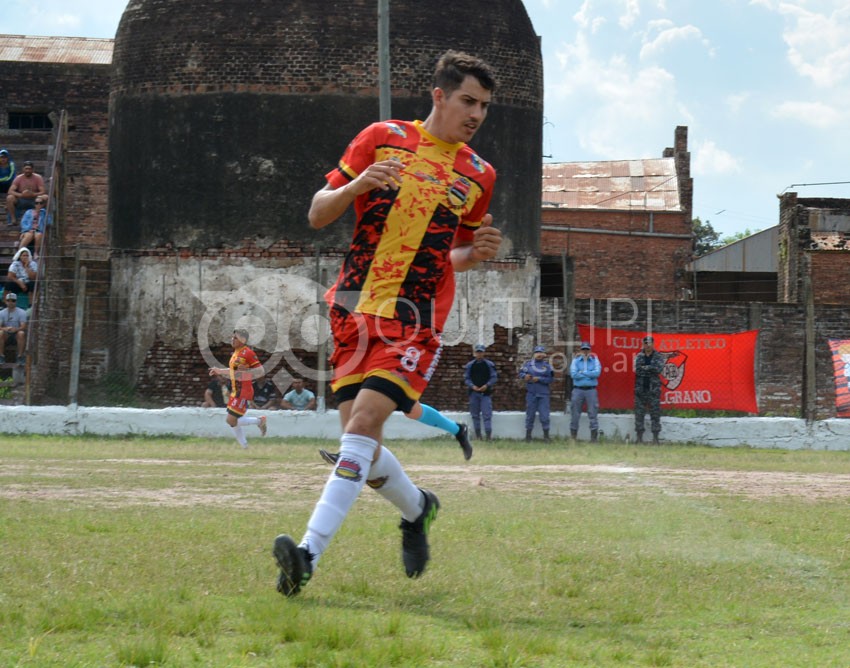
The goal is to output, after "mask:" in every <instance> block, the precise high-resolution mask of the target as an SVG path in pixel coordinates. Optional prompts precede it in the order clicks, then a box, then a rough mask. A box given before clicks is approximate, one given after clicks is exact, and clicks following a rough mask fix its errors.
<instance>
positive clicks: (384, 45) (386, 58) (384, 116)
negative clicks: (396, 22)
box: [378, 0, 392, 121]
mask: <svg viewBox="0 0 850 668" xmlns="http://www.w3.org/2000/svg"><path fill="white" fill-rule="evenodd" d="M378 90H379V96H380V97H379V100H380V102H379V115H380V118H379V119H378V120H381V121H387V120H389V119H390V118H392V111H391V109H390V0H378Z"/></svg>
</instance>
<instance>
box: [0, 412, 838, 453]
mask: <svg viewBox="0 0 850 668" xmlns="http://www.w3.org/2000/svg"><path fill="white" fill-rule="evenodd" d="M250 414H251V415H260V414H263V415H266V416H267V417H268V434H269V436H270V437H277V438H286V437H293V436H300V437H309V438H316V439H337V438H339V435H340V427H339V416H338V415H337V411H328V412H327V413H316V412H298V411H251V412H250ZM446 415H447V416H448V417H449V418H450V419H452V420H457V421H463V422H467V423H470V420H469V414H468V413H446ZM224 419H225V410H224V409H223V408H164V409H160V410H144V409H139V408H83V407H78V408H73V407H67V406H0V434H44V435H70V436H76V435H81V434H95V435H102V436H121V435H125V434H135V435H140V436H164V435H175V436H201V437H212V438H233V434H232V432H231V431H230V429H229V427H227V425H226V424H225V422H224ZM569 421H570V417H569V415H564V414H563V413H552V429H551V435H552V436H553V437H555V438H560V439H563V438H565V437H566V436H568V435H569ZM661 424H662V431H661V437H662V440H663V441H670V442H676V443H696V444H703V445H711V446H717V447H725V446H739V445H745V446H751V447H755V448H779V449H785V450H801V449H811V450H850V420H838V419H833V420H823V421H820V422H814V423H812V424H806V422H805V421H804V420H799V419H795V418H757V417H754V418H687V419H685V418H662V422H661ZM632 425H633V418H632V417H631V416H630V415H600V416H599V427H600V430H601V431H602V432H603V433H602V437H601V440H602V444H603V445H604V443H605V441H606V440H608V439H611V440H617V441H622V440H624V438H625V437H626V435H629V437H630V438H631V439H632V440H633V439H634V432H633V431H632ZM493 432H494V435H495V436H496V437H497V438H513V439H521V438H524V436H525V415H524V414H523V413H520V412H499V413H496V414H495V415H494V416H493ZM647 433H648V432H647ZM385 435H386V437H387V439H402V438H404V439H425V438H434V437H438V436H443V437H445V434H444V433H443V432H441V431H439V430H437V429H434V428H432V427H427V426H425V425H423V424H420V423H418V422H414V421H413V420H409V419H407V418H405V417H404V416H402V415H401V414H400V413H395V414H394V415H393V416H392V417H391V418H390V420H389V422H388V423H387V427H386V429H385ZM534 435H535V437H537V438H539V437H540V435H541V433H540V425H539V423H538V424H537V426H536V427H535V434H534ZM589 436H590V435H589V433H588V427H587V416H586V415H583V416H582V421H581V428H580V429H579V439H581V440H588V439H589ZM256 438H259V434H256V433H255V434H254V435H253V436H251V434H250V432H249V441H250V440H254V439H256ZM552 447H563V444H562V443H561V444H557V443H556V444H555V445H553V446H552ZM647 447H651V446H647Z"/></svg>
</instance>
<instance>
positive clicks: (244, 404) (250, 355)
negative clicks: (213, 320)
mask: <svg viewBox="0 0 850 668" xmlns="http://www.w3.org/2000/svg"><path fill="white" fill-rule="evenodd" d="M230 345H232V346H233V354H232V355H231V356H230V363H229V364H228V365H227V368H217V367H213V368H212V369H210V376H219V377H220V378H228V377H229V378H230V387H231V388H232V389H231V391H230V401H228V402H227V424H228V426H229V427H230V428H231V429H232V430H233V435H234V436H236V441H237V442H238V443H239V445H241V446H242V447H243V448H247V447H248V439H246V438H245V432H243V431H242V427H245V426H247V425H257V427H258V428H259V429H260V434H261V435H262V436H265V435H266V416H265V415H264V416H262V417H258V418H256V417H245V413H246V411H247V410H248V402H250V401H251V400H252V399H253V398H254V380H255V379H257V378H262V377H263V376H264V375H265V371H264V370H263V365H262V364H261V363H260V360H259V359H258V358H257V353H255V352H254V351H253V350H251V349H250V348H249V347H248V330H247V329H234V330H233V334H232V335H231V337H230Z"/></svg>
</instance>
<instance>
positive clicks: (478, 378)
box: [463, 343, 499, 441]
mask: <svg viewBox="0 0 850 668" xmlns="http://www.w3.org/2000/svg"><path fill="white" fill-rule="evenodd" d="M485 350H486V348H485V347H484V344H481V343H479V344H478V345H476V346H475V351H474V353H473V354H474V356H475V359H473V360H471V361H469V362H467V363H466V366H464V367H463V382H464V384H465V385H466V387H467V391H468V392H469V413H470V414H471V415H472V426H473V427H474V428H475V437H476V438H481V419H482V417H483V418H484V433H485V434H486V435H487V440H488V441H489V440H492V438H493V397H492V396H490V395H492V394H493V386H494V385H495V384H496V380H498V378H499V374H498V372H497V371H496V365H495V364H493V362H491V361H490V360H488V359H486V358H485V357H484V351H485Z"/></svg>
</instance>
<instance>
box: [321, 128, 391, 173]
mask: <svg viewBox="0 0 850 668" xmlns="http://www.w3.org/2000/svg"><path fill="white" fill-rule="evenodd" d="M380 126H381V124H378V123H373V124H372V125H370V126H368V127H367V128H365V129H363V130H361V131H360V134H358V135H357V136H356V137H355V138H354V139H353V140H351V143H350V144H349V145H348V147H347V148H346V149H345V153H343V154H342V158H340V160H339V164H337V166H336V168H335V169H332V170H331V171H330V172H328V173H327V174H325V179H326V180H327V182H328V183H329V184H330V186H331V187H332V188H334V189H336V188H341V187H342V186H344V185H346V184H348V183H350V182H351V181H353V180H354V179H356V178H357V177H358V176H359V175H360V174H361V173H362V172H363V171H364V170H365V169H366V168H367V167H368V166H369V165H371V164H372V163H373V162H374V161H375V147H376V145H377V144H376V139H375V135H376V133H377V132H378V131H379V128H380Z"/></svg>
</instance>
